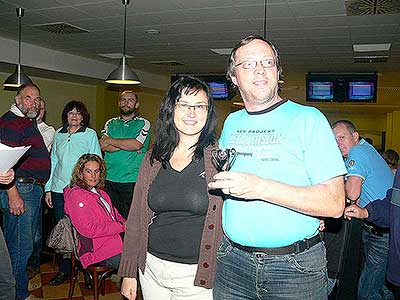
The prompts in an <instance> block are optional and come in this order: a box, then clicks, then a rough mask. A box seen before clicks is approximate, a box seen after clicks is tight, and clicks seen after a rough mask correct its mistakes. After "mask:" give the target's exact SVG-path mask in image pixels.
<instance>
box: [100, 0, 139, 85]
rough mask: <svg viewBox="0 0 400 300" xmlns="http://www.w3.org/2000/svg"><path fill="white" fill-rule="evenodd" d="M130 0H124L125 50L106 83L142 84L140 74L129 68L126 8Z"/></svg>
mask: <svg viewBox="0 0 400 300" xmlns="http://www.w3.org/2000/svg"><path fill="white" fill-rule="evenodd" d="M129 2H130V0H122V4H123V5H124V10H125V16H124V49H123V50H124V52H123V54H122V58H121V62H120V64H119V66H118V68H116V69H115V70H114V71H112V72H111V73H110V75H108V77H107V79H106V83H110V84H140V83H141V82H140V79H139V76H138V75H137V74H136V73H135V72H134V71H133V70H131V69H130V68H129V65H128V64H127V62H126V56H125V53H126V8H127V6H128V5H129Z"/></svg>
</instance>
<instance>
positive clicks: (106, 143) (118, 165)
mask: <svg viewBox="0 0 400 300" xmlns="http://www.w3.org/2000/svg"><path fill="white" fill-rule="evenodd" d="M118 104H119V108H120V110H121V116H119V117H116V118H112V119H110V120H108V121H107V122H106V124H105V125H104V129H103V131H102V133H103V135H102V137H101V139H100V146H101V150H102V151H104V153H105V154H104V159H105V161H106V166H107V176H106V185H105V188H106V190H107V193H108V194H109V195H110V197H111V201H112V202H113V205H114V206H115V207H116V208H117V209H118V211H119V213H120V214H121V215H122V216H123V217H124V218H127V217H128V213H129V208H130V207H131V202H132V196H133V189H134V187H135V183H136V177H137V175H138V172H139V168H140V164H141V163H142V159H143V157H144V154H145V152H146V151H147V148H148V145H149V141H150V122H149V121H148V120H146V119H144V118H142V117H140V116H138V115H137V109H138V107H139V98H138V95H137V94H136V93H134V92H133V91H130V90H126V91H123V92H122V93H121V95H120V98H119V102H118Z"/></svg>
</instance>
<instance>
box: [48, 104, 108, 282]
mask: <svg viewBox="0 0 400 300" xmlns="http://www.w3.org/2000/svg"><path fill="white" fill-rule="evenodd" d="M61 119H62V124H63V126H62V127H61V128H59V129H58V130H57V131H56V134H55V136H54V143H53V148H52V150H51V155H50V158H51V172H50V178H49V180H48V181H47V183H46V185H45V187H44V190H45V191H46V196H45V202H46V204H47V205H48V206H49V207H50V208H54V215H55V220H56V222H58V221H59V220H61V218H62V217H63V216H64V195H63V189H64V188H65V187H67V186H68V185H69V183H70V181H71V173H72V168H73V167H74V166H75V164H76V162H77V160H78V159H79V157H80V156H81V155H82V154H85V153H94V154H98V155H99V156H100V155H101V150H100V144H99V140H98V138H97V134H96V131H94V130H93V129H92V128H90V127H89V123H90V115H89V112H88V110H87V108H86V106H85V104H84V103H83V102H81V101H75V100H72V101H70V102H68V103H67V104H66V105H65V107H64V109H63V112H62V116H61ZM57 264H58V269H59V270H58V272H57V274H56V275H55V276H54V277H53V278H52V279H51V280H50V282H49V284H50V285H60V284H62V283H63V282H64V281H65V280H67V279H69V277H70V275H71V261H70V259H69V258H67V257H64V256H62V255H57ZM88 283H89V281H88ZM87 287H88V288H90V285H89V284H88V285H87Z"/></svg>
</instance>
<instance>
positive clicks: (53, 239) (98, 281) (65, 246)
mask: <svg viewBox="0 0 400 300" xmlns="http://www.w3.org/2000/svg"><path fill="white" fill-rule="evenodd" d="M78 236H79V234H78V232H77V230H76V229H75V227H74V226H73V224H72V222H71V220H70V219H69V217H68V216H67V215H65V216H64V217H63V218H62V219H61V220H60V221H58V223H57V224H56V226H54V228H53V230H52V232H51V233H50V236H49V239H48V241H47V244H48V246H49V247H51V248H54V249H56V251H57V252H59V253H71V281H70V285H69V291H68V300H72V296H73V294H74V288H75V282H76V280H77V278H78V275H79V272H80V269H79V267H80V263H79V259H78V251H77V249H78ZM85 271H88V272H89V273H90V275H91V277H92V280H93V293H94V300H98V299H99V291H100V289H101V294H102V295H103V296H104V294H105V285H104V282H105V279H106V278H107V277H109V276H111V275H112V274H115V273H116V272H117V270H116V269H113V268H110V267H102V266H88V267H87V268H86V269H85Z"/></svg>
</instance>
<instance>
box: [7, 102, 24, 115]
mask: <svg viewBox="0 0 400 300" xmlns="http://www.w3.org/2000/svg"><path fill="white" fill-rule="evenodd" d="M10 111H11V112H12V113H13V114H14V115H17V116H18V117H22V118H26V116H25V115H24V113H23V112H22V111H21V110H20V109H19V108H18V106H17V105H16V104H15V103H13V104H12V105H11V107H10Z"/></svg>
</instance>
